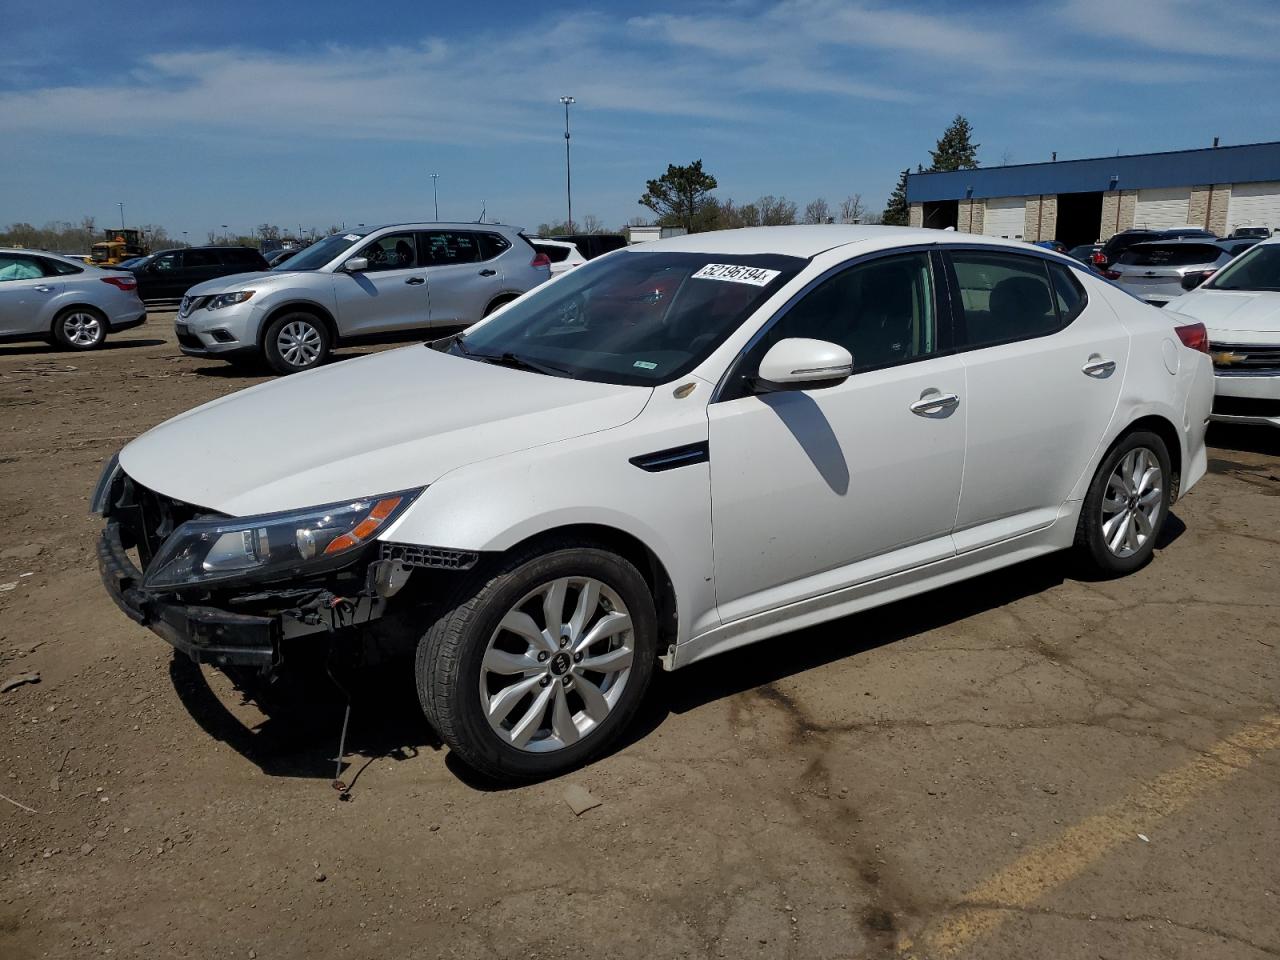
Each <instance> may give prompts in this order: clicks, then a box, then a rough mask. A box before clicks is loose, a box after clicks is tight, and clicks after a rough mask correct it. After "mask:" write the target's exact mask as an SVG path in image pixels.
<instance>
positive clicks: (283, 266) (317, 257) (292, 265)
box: [272, 233, 364, 273]
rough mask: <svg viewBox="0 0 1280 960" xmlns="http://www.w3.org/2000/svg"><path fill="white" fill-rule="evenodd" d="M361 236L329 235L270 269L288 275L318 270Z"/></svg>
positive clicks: (354, 234) (346, 234) (350, 234)
mask: <svg viewBox="0 0 1280 960" xmlns="http://www.w3.org/2000/svg"><path fill="white" fill-rule="evenodd" d="M363 236H364V234H363V233H335V234H331V235H330V236H327V237H325V238H324V239H323V240H321V241H320V242H319V243H313V244H312V245H311V246H309V247H307V248H306V249H305V250H300V251H299V252H298V253H296V254H295V255H294V256H292V257H290V258H289V259H288V260H286V261H284V263H279V264H276V265H275V266H274V267H272V269H273V270H281V271H288V272H289V273H292V272H293V271H295V270H319V269H320V268H321V267H323V266H324V265H325V264H326V263H328V262H329V261H330V260H332V259H333V258H334V257H336V256H337V255H338V254H340V253H341V252H342V251H343V250H345V249H347V248H348V247H349V246H351V245H352V244H353V243H355V242H356V241H357V240H359V239H360V238H361V237H363Z"/></svg>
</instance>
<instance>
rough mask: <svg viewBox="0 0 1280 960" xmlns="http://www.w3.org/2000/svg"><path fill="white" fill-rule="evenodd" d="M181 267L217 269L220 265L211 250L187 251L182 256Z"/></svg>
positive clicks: (216, 255)
mask: <svg viewBox="0 0 1280 960" xmlns="http://www.w3.org/2000/svg"><path fill="white" fill-rule="evenodd" d="M182 262H183V265H184V266H186V267H188V268H190V267H218V266H221V265H222V263H221V261H220V260H219V259H218V254H217V252H216V251H213V250H188V251H186V252H185V253H184V254H183V255H182Z"/></svg>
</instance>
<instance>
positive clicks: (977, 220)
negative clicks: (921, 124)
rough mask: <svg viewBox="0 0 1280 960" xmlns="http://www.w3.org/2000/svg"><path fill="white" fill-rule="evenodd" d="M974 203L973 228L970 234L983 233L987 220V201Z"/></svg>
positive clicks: (975, 201)
mask: <svg viewBox="0 0 1280 960" xmlns="http://www.w3.org/2000/svg"><path fill="white" fill-rule="evenodd" d="M972 203H973V228H972V229H971V230H970V231H969V232H970V233H982V230H983V227H984V226H985V225H986V219H987V201H985V200H974V201H972Z"/></svg>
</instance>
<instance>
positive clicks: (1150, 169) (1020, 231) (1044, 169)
mask: <svg viewBox="0 0 1280 960" xmlns="http://www.w3.org/2000/svg"><path fill="white" fill-rule="evenodd" d="M1216 143H1217V141H1216V140H1215V145H1214V146H1213V147H1207V148H1203V149H1198V150H1175V151H1172V152H1169V153H1140V154H1132V155H1128V156H1115V157H1093V158H1090V159H1085V160H1061V161H1054V162H1050V163H1024V164H1016V165H1011V166H1005V167H979V168H977V169H974V170H954V171H947V172H944V173H913V174H910V175H909V176H908V177H907V202H908V204H909V205H910V211H911V221H910V222H911V225H912V226H925V227H938V228H946V227H953V228H955V229H956V230H961V231H964V232H967V233H977V234H983V235H986V236H993V237H1010V238H1018V239H1022V240H1028V241H1032V242H1034V241H1037V240H1061V241H1062V242H1063V243H1065V244H1067V245H1068V246H1076V245H1077V244H1082V243H1092V242H1094V241H1105V240H1106V239H1107V238H1108V237H1110V236H1111V235H1112V234H1113V233H1118V232H1120V231H1121V230H1128V229H1131V228H1135V227H1138V228H1141V227H1146V228H1149V229H1156V230H1159V229H1168V228H1170V227H1185V226H1192V227H1203V228H1205V229H1207V230H1210V231H1212V232H1213V233H1216V234H1217V235H1218V236H1227V235H1228V234H1229V233H1231V231H1233V230H1236V229H1238V228H1240V227H1268V228H1269V229H1271V230H1272V231H1273V232H1275V231H1280V142H1274V143H1249V144H1242V145H1239V146H1227V147H1220V146H1217V145H1216Z"/></svg>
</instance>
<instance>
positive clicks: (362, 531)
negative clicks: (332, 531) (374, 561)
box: [324, 497, 402, 556]
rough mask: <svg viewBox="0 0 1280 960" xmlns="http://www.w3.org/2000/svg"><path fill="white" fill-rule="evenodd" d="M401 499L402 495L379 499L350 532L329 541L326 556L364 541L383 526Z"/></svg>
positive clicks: (325, 549)
mask: <svg viewBox="0 0 1280 960" xmlns="http://www.w3.org/2000/svg"><path fill="white" fill-rule="evenodd" d="M401 499H402V498H401V497H387V498H386V499H385V500H379V501H378V502H377V503H375V504H374V505H373V509H372V510H370V511H369V514H368V516H366V517H365V518H364V519H363V520H361V521H360V522H359V523H357V524H356V525H355V527H354V528H353V529H352V530H351V532H350V533H344V534H343V535H342V536H340V537H334V538H333V540H331V541H330V542H329V545H328V546H327V547H325V548H324V552H325V556H332V555H333V554H335V553H341V552H342V551H343V550H350V549H351V548H352V547H358V546H359V545H360V544H362V543H364V542H365V541H366V540H368V539H369V537H371V536H372V535H373V533H374V531H375V530H377V529H378V528H379V527H380V526H382V522H383V521H384V520H386V519H387V517H389V516H391V514H393V513H394V512H395V509H396V507H398V506H400V501H401Z"/></svg>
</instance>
